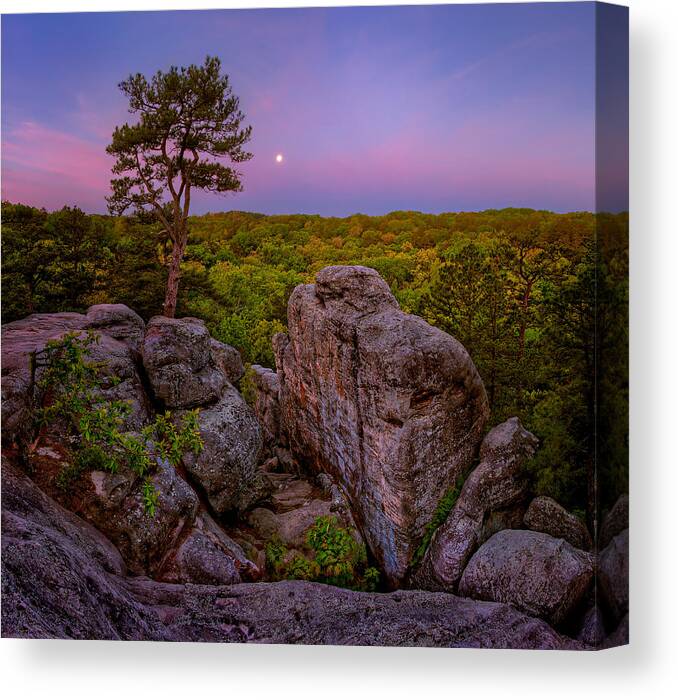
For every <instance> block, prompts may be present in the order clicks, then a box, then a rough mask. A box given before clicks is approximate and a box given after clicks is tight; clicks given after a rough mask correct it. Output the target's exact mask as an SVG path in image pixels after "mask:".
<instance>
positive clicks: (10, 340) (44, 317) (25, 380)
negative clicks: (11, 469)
mask: <svg viewBox="0 0 678 700" xmlns="http://www.w3.org/2000/svg"><path fill="white" fill-rule="evenodd" d="M85 323H86V317H85V316H83V315H82V314H74V313H59V314H32V315H31V316H28V317H26V318H23V319H21V320H20V321H13V322H12V323H6V324H5V325H4V326H3V327H2V442H3V444H10V443H11V442H13V441H14V440H17V439H20V438H22V437H27V436H26V435H24V433H25V432H26V431H27V429H28V428H29V427H30V411H31V406H32V402H33V385H32V381H31V353H33V352H37V351H40V350H42V349H43V348H44V347H45V343H46V342H47V340H48V339H49V338H52V337H54V336H57V335H59V334H61V333H65V332H68V331H77V330H80V329H82V328H83V327H84V325H85Z"/></svg>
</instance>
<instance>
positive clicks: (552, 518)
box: [523, 496, 593, 552]
mask: <svg viewBox="0 0 678 700" xmlns="http://www.w3.org/2000/svg"><path fill="white" fill-rule="evenodd" d="M523 522H524V524H525V527H526V528H528V529H529V530H535V531H536V532H545V533H546V534H547V535H551V536H552V537H562V538H563V539H564V540H567V541H568V542H569V543H570V544H571V545H572V546H573V547H577V549H583V550H585V551H587V552H588V551H590V550H591V547H592V546H593V542H592V541H591V535H589V531H588V530H587V528H586V525H584V523H583V522H582V521H581V520H580V519H579V518H578V517H577V516H576V515H573V514H572V513H570V512H569V511H567V510H565V508H563V507H562V506H561V505H560V504H559V503H557V502H556V501H554V500H553V499H552V498H548V496H538V497H537V498H535V499H533V500H532V502H531V503H530V506H529V508H528V509H527V512H526V513H525V517H524V519H523Z"/></svg>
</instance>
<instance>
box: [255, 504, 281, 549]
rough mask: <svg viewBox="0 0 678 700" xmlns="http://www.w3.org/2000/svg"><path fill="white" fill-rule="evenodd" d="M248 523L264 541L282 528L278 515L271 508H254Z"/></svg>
mask: <svg viewBox="0 0 678 700" xmlns="http://www.w3.org/2000/svg"><path fill="white" fill-rule="evenodd" d="M247 523H248V524H249V525H250V527H251V528H252V529H253V530H254V532H255V533H256V534H257V536H258V537H259V538H260V540H261V541H262V542H266V541H267V540H270V539H271V537H273V535H275V534H276V533H277V532H278V530H279V529H280V523H279V522H278V516H277V515H276V514H275V513H274V512H273V511H272V510H270V509H269V508H254V509H253V510H252V511H251V512H250V513H249V514H248V516H247Z"/></svg>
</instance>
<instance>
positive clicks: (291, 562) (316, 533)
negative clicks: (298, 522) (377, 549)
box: [265, 516, 380, 591]
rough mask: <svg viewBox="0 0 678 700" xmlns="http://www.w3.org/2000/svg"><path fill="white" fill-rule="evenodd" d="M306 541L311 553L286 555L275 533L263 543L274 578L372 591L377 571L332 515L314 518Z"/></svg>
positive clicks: (377, 581) (283, 546)
mask: <svg viewBox="0 0 678 700" xmlns="http://www.w3.org/2000/svg"><path fill="white" fill-rule="evenodd" d="M306 544H307V546H308V548H309V550H310V551H311V552H312V554H311V555H310V556H308V557H306V556H303V555H301V554H296V555H295V556H294V557H292V558H291V559H289V558H287V554H288V550H287V547H286V546H285V544H284V543H283V542H282V541H281V540H280V538H279V537H278V536H277V535H274V536H273V537H272V538H271V539H270V540H269V541H268V542H267V543H266V547H265V553H266V569H267V571H268V574H269V576H270V577H271V578H273V579H274V580H280V579H301V580H304V581H318V582H320V583H327V584H329V585H332V586H339V587H342V588H352V589H354V590H364V591H374V590H376V589H377V587H378V586H379V582H380V574H379V571H378V570H377V569H376V568H375V567H371V566H368V562H367V552H366V550H365V547H364V545H360V544H358V542H356V540H354V539H353V537H352V536H351V533H350V532H349V531H348V530H346V529H345V528H343V527H341V526H340V525H339V523H338V521H337V519H336V518H335V517H333V516H322V517H319V518H316V521H315V523H314V524H313V526H312V527H310V528H309V529H308V531H307V533H306Z"/></svg>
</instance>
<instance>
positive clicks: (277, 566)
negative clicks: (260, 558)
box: [264, 535, 287, 577]
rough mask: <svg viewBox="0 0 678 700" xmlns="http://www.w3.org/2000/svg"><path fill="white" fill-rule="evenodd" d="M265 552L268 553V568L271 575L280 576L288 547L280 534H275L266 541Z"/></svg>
mask: <svg viewBox="0 0 678 700" xmlns="http://www.w3.org/2000/svg"><path fill="white" fill-rule="evenodd" d="M264 553H265V554H266V570H267V571H268V573H269V575H270V576H273V577H280V574H281V571H282V567H283V560H284V558H285V554H286V553H287V547H286V546H285V544H284V542H283V541H282V540H281V539H280V537H278V535H273V537H271V539H270V540H269V541H268V542H267V543H266V546H265V547H264Z"/></svg>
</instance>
